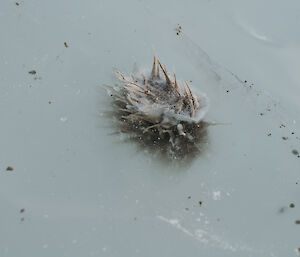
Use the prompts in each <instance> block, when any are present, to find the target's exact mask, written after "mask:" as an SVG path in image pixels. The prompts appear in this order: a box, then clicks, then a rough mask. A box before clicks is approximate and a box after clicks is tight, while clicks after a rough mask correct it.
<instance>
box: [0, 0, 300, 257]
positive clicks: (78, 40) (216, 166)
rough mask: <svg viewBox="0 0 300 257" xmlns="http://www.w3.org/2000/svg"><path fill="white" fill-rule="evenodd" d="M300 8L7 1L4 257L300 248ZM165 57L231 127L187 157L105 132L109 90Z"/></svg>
mask: <svg viewBox="0 0 300 257" xmlns="http://www.w3.org/2000/svg"><path fill="white" fill-rule="evenodd" d="M299 17H300V2H299V1H296V0H288V1H274V0H272V1H271V0H264V1H261V0H252V1H250V0H249V1H240V0H227V1H220V0H205V1H204V0H198V1H196V0H194V1H174V0H173V1H171V0H168V1H157V0H151V1H145V0H137V1H121V0H119V1H100V0H86V1H83V0H82V1H79V0H64V1H59V0H53V1H37V0H24V1H20V2H14V1H6V0H2V1H1V2H0V31H1V38H0V52H1V55H0V70H1V72H0V117H1V126H0V131H1V133H0V143H1V147H0V204H1V213H0V256H1V257H15V256H18V257H22V256H23V257H28V256H31V257H38V256H43V257H53V256H60V257H82V256H115V257H118V256H126V257H127V256H128V257H129V256H130V257H131V256H143V257H144V256H149V257H152V256H172V257H177V256H178V257H181V256H208V257H227V256H228V257H229V256H237V257H240V256H253V257H266V256H271V257H272V256H274V257H277V256H278V257H279V256H297V255H299V251H298V248H299V247H300V241H299V238H300V225H298V224H295V221H296V220H299V219H300V212H299V210H300V199H299V198H300V185H299V183H300V169H299V168H300V167H299V166H300V158H298V157H297V154H296V155H295V154H293V153H292V151H293V150H297V151H299V152H300V147H299V145H300V141H299V140H300V136H299V133H300V131H299V124H300V120H299V110H300V101H299V94H300V72H299V67H300V33H299V25H300V18H299ZM179 26H180V27H181V29H179ZM177 33H178V35H177ZM154 53H155V54H158V56H159V57H160V60H161V62H162V63H164V64H165V65H167V67H168V68H169V71H176V73H177V77H178V79H186V80H188V81H189V80H191V81H192V82H191V85H192V88H195V89H199V90H200V91H203V92H205V93H207V95H208V96H209V98H210V101H211V109H210V111H209V113H208V115H207V118H206V119H207V120H208V121H214V122H218V123H224V124H223V125H218V126H213V127H211V128H209V137H210V144H209V146H208V148H207V150H206V151H205V153H204V154H203V155H202V156H199V158H198V159H196V160H195V161H194V162H192V163H190V165H186V166H180V167H178V166H176V165H173V164H170V165H166V164H162V163H160V162H158V161H157V160H156V159H155V158H153V157H152V156H150V155H149V154H147V153H143V152H137V148H136V146H135V145H131V144H124V143H121V142H120V138H119V137H118V136H111V135H109V134H110V132H111V127H110V126H109V123H107V120H106V119H105V117H104V116H103V113H102V110H103V109H105V107H106V99H107V97H106V95H105V94H104V91H102V90H101V85H103V84H110V83H113V78H112V74H113V70H114V69H115V68H117V69H118V70H121V71H123V72H125V73H127V72H130V71H132V68H133V64H134V62H135V61H136V63H137V65H138V66H139V67H142V68H147V67H149V68H151V64H152V60H153V59H152V58H153V54H154ZM31 71H36V73H35V74H32V73H34V72H31ZM29 72H31V73H29ZM294 152H295V151H294ZM8 166H11V168H12V169H13V170H7V167H8ZM291 203H293V204H294V207H293V206H291V207H290V204H291ZM292 207H293V208H292Z"/></svg>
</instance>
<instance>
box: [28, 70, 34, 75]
mask: <svg viewBox="0 0 300 257" xmlns="http://www.w3.org/2000/svg"><path fill="white" fill-rule="evenodd" d="M28 73H29V74H30V75H35V74H36V70H31V71H28Z"/></svg>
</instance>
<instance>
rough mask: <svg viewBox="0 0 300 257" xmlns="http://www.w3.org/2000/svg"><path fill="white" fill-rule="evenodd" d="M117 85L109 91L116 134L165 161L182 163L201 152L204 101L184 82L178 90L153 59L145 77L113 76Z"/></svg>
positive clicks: (203, 140)
mask: <svg viewBox="0 0 300 257" xmlns="http://www.w3.org/2000/svg"><path fill="white" fill-rule="evenodd" d="M117 75H118V77H119V84H117V85H116V86H114V87H110V90H109V94H110V96H111V97H112V106H113V112H112V113H111V114H112V117H114V118H115V119H114V120H115V121H116V124H117V125H118V131H119V132H120V133H125V134H127V135H129V137H128V139H130V140H134V141H137V142H138V143H140V145H141V146H142V147H144V148H146V149H148V150H149V149H150V150H151V152H155V153H158V154H160V155H161V156H166V157H168V159H186V158H188V157H192V156H195V155H196V154H197V153H200V152H201V151H202V150H203V147H202V144H203V143H204V142H206V141H207V140H206V139H207V131H206V128H207V126H208V123H206V122H204V121H203V118H204V116H205V114H206V112H207V111H208V107H209V104H208V98H207V97H206V95H205V94H203V93H198V94H195V93H194V92H193V91H192V90H191V88H190V87H189V85H188V84H187V82H186V81H185V82H184V83H183V86H180V85H179V83H178V82H177V79H176V75H175V74H174V81H172V80H171V79H170V76H169V75H168V72H167V71H166V69H165V68H164V67H163V66H162V65H161V63H160V62H159V60H158V59H157V58H155V57H154V62H153V67H152V70H150V71H149V72H148V74H147V73H146V74H143V73H141V74H131V75H130V76H125V75H124V74H122V73H121V72H117Z"/></svg>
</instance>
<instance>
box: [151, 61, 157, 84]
mask: <svg viewBox="0 0 300 257" xmlns="http://www.w3.org/2000/svg"><path fill="white" fill-rule="evenodd" d="M155 70H156V57H155V55H154V60H153V67H152V72H151V78H152V79H153V78H154V77H155Z"/></svg>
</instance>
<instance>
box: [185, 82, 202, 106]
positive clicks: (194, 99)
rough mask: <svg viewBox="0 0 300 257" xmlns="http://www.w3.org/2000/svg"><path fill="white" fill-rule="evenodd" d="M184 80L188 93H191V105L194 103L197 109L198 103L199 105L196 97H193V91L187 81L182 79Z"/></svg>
mask: <svg viewBox="0 0 300 257" xmlns="http://www.w3.org/2000/svg"><path fill="white" fill-rule="evenodd" d="M184 82H185V84H186V86H187V88H188V90H189V92H190V95H191V97H192V100H193V105H194V107H195V109H198V108H199V106H200V105H199V102H198V99H197V97H195V95H194V94H193V92H192V90H191V89H190V87H189V85H188V83H187V82H186V81H184Z"/></svg>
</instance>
